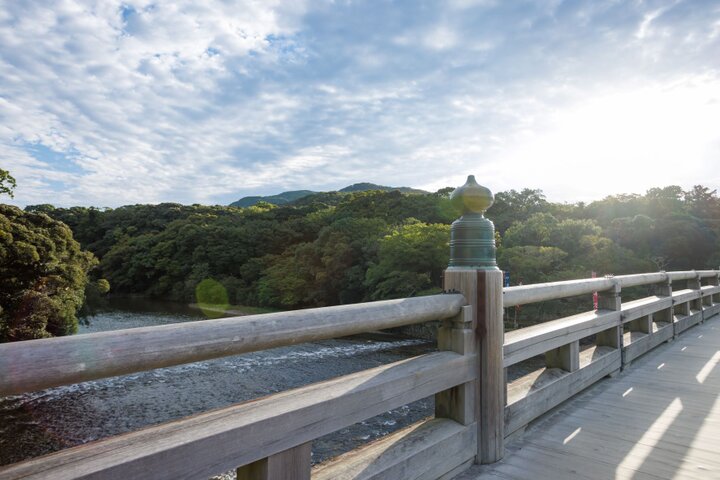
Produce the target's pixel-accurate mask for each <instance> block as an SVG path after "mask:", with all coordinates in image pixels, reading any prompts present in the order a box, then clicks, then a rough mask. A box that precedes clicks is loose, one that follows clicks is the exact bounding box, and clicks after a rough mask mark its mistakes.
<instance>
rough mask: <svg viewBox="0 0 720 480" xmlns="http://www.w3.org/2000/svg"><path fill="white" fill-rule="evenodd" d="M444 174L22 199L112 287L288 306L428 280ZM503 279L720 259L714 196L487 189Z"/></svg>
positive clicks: (439, 261) (443, 225)
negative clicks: (427, 185) (388, 183)
mask: <svg viewBox="0 0 720 480" xmlns="http://www.w3.org/2000/svg"><path fill="white" fill-rule="evenodd" d="M450 191H452V189H451V188H446V189H442V190H440V191H438V192H436V193H432V194H407V193H402V192H399V191H363V192H350V193H341V192H329V193H318V194H312V195H308V196H305V197H303V198H301V199H299V200H296V201H294V202H291V203H289V204H285V205H280V206H278V205H272V204H269V203H266V202H260V203H258V204H256V205H254V206H251V207H247V208H238V207H223V206H202V205H192V206H184V205H179V204H169V203H165V204H159V205H133V206H125V207H120V208H116V209H97V208H92V207H90V208H85V207H73V208H54V207H53V206H51V205H36V206H30V207H28V208H27V209H26V210H27V212H32V213H44V214H47V215H48V216H50V217H52V218H54V219H56V220H59V221H62V222H64V223H65V224H67V225H68V226H69V227H70V228H71V229H72V231H73V233H74V236H75V239H76V240H78V241H79V242H80V244H81V245H82V247H83V248H85V249H87V250H89V251H90V252H92V253H93V254H94V255H95V256H96V257H97V258H98V259H99V265H98V267H97V268H95V270H94V271H93V272H92V275H94V276H95V278H107V279H108V280H109V281H110V284H111V285H112V291H113V292H114V293H117V294H141V295H147V296H151V297H156V298H165V299H173V300H180V301H195V300H196V297H197V295H198V292H199V290H198V285H201V283H202V282H203V281H205V283H203V285H207V284H208V283H207V282H208V280H211V281H212V282H214V283H213V285H215V288H210V289H209V290H207V289H206V290H207V291H209V292H211V293H210V295H211V296H213V295H214V296H216V297H217V298H222V299H223V300H222V301H225V299H227V300H226V301H227V302H228V303H232V304H241V305H253V306H267V307H275V308H281V309H292V308H301V307H311V306H324V305H334V304H341V303H351V302H358V301H363V300H376V299H384V298H393V297H403V296H411V295H422V294H425V293H429V292H434V291H439V289H440V285H441V275H442V271H443V269H444V268H445V267H446V265H447V261H448V253H449V250H448V239H449V231H450V223H451V222H452V221H453V220H454V219H455V218H456V217H457V213H456V212H454V211H453V210H452V208H451V206H450V204H449V201H448V194H449V192H450ZM487 216H488V217H489V218H490V219H491V220H493V221H494V223H495V225H496V229H497V235H496V237H497V242H498V247H499V248H498V262H499V265H500V268H502V269H503V270H506V271H509V272H510V275H511V283H512V284H517V283H519V282H524V283H525V284H528V283H535V282H543V281H551V280H560V279H568V278H578V277H588V276H590V273H591V271H595V272H597V273H598V274H599V275H605V274H624V273H633V272H642V271H655V270H665V269H667V270H671V269H673V270H675V269H692V268H696V269H700V268H711V267H712V268H714V267H716V266H717V265H718V264H720V247H719V242H718V238H720V200H719V199H718V197H717V195H716V192H715V191H711V190H710V189H708V188H706V187H703V186H695V187H694V188H693V189H691V190H689V191H683V189H682V188H680V187H677V186H669V187H665V188H653V189H651V190H649V191H647V192H646V193H645V194H644V195H636V194H632V195H616V196H610V197H607V198H605V199H604V200H600V201H596V202H592V203H590V204H584V203H578V204H559V203H553V202H549V201H547V200H546V198H545V197H544V195H543V193H542V192H541V191H540V190H532V189H524V190H520V191H516V190H510V191H504V192H499V193H497V194H496V195H495V203H494V204H493V206H492V207H491V208H490V209H489V211H488V212H487Z"/></svg>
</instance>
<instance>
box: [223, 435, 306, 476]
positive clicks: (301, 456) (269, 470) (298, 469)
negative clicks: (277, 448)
mask: <svg viewBox="0 0 720 480" xmlns="http://www.w3.org/2000/svg"><path fill="white" fill-rule="evenodd" d="M311 451H312V442H307V443H303V444H302V445H298V446H297V447H294V448H291V449H289V450H285V451H283V452H280V453H276V454H275V455H271V456H269V457H265V458H263V459H261V460H257V461H255V462H253V463H250V464H248V465H245V466H244V467H240V468H238V469H237V477H236V478H237V480H310V468H311V466H312V465H311V458H310V453H311Z"/></svg>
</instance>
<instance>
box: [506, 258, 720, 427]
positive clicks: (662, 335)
mask: <svg viewBox="0 0 720 480" xmlns="http://www.w3.org/2000/svg"><path fill="white" fill-rule="evenodd" d="M703 279H708V280H707V283H708V285H704V284H703ZM674 281H675V282H680V287H679V289H677V290H673V288H672V286H673V282H674ZM640 285H656V288H655V289H654V290H653V292H652V294H650V295H648V296H646V297H644V298H640V299H637V300H632V301H629V302H623V301H622V298H621V293H622V289H623V287H634V286H640ZM591 292H598V306H597V309H596V310H591V311H587V312H583V313H579V314H576V315H571V316H567V317H563V318H559V319H557V320H551V321H549V322H544V323H540V324H537V325H533V326H529V327H525V328H520V329H517V330H512V331H510V332H507V333H506V334H505V340H504V352H503V364H504V366H505V367H509V366H512V365H514V364H516V363H518V362H521V361H523V360H527V359H529V358H531V357H534V356H537V355H543V354H544V355H545V367H544V368H540V369H537V370H536V371H535V372H533V373H530V374H527V375H525V376H523V377H521V378H519V379H517V380H514V381H512V382H509V383H508V384H507V386H506V387H507V399H508V402H507V405H506V407H505V420H506V426H505V428H506V432H507V433H508V434H511V433H512V432H514V431H517V430H518V429H520V428H522V427H523V426H524V425H526V424H528V423H529V422H530V421H532V420H534V419H535V418H537V417H539V416H540V415H542V414H544V413H546V412H547V411H548V410H550V409H551V408H553V407H554V406H556V405H558V404H559V403H560V402H562V401H564V400H566V399H568V398H570V397H571V396H573V395H575V394H576V393H578V392H580V391H581V390H583V389H584V388H587V387H588V386H590V385H591V384H593V383H595V382H597V381H598V380H600V379H601V378H603V377H605V376H606V375H612V374H614V373H615V372H617V371H619V370H620V369H621V368H624V367H626V366H627V365H629V364H630V362H631V361H632V360H634V359H635V358H637V357H639V356H641V355H643V354H644V353H646V352H648V351H650V350H651V349H653V348H655V347H657V346H658V345H660V344H661V343H663V342H665V341H668V340H670V339H672V338H673V337H676V336H677V335H679V334H680V333H682V332H683V331H685V330H687V329H688V328H690V327H692V326H693V325H696V324H698V323H700V322H703V321H704V320H705V319H706V318H709V317H710V316H713V315H716V314H718V313H720V271H718V270H702V271H695V270H692V271H682V272H657V273H643V274H634V275H621V276H617V277H604V278H602V279H582V280H571V281H564V282H551V283H544V284H537V285H526V286H522V287H508V288H505V290H504V294H505V297H504V299H505V302H504V306H505V307H507V306H512V305H521V304H527V303H533V302H540V301H545V300H551V299H559V298H565V297H570V296H575V295H581V294H584V293H585V294H586V293H591ZM592 335H594V336H595V337H594V339H593V338H592V337H591V336H592ZM583 339H585V340H584V347H582V348H581V344H580V341H581V340H583ZM591 344H594V345H591Z"/></svg>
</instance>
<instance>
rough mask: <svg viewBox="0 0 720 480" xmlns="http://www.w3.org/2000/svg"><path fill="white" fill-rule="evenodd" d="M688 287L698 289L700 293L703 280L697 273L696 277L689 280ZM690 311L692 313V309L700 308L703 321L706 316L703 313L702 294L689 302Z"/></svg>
mask: <svg viewBox="0 0 720 480" xmlns="http://www.w3.org/2000/svg"><path fill="white" fill-rule="evenodd" d="M687 285H688V288H691V289H693V290H697V291H698V293H700V292H701V289H702V281H701V280H700V276H699V275H698V274H697V273H696V274H695V278H691V279H689V280H688V282H687ZM688 306H689V310H690V313H692V310H699V311H700V322H701V323H702V322H703V320H704V318H703V315H702V311H703V299H702V296H701V297H700V298H698V299H697V300H691V301H690V302H688Z"/></svg>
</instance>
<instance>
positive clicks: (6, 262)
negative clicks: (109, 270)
mask: <svg viewBox="0 0 720 480" xmlns="http://www.w3.org/2000/svg"><path fill="white" fill-rule="evenodd" d="M96 263H97V261H96V260H95V258H94V257H93V256H92V254H90V253H89V252H84V251H82V250H81V249H80V245H79V244H78V243H77V242H76V241H75V240H74V239H73V236H72V232H71V231H70V229H69V228H68V227H67V226H66V225H64V224H63V223H61V222H58V221H56V220H53V219H51V218H50V217H48V216H47V215H45V214H36V213H25V212H23V211H22V210H20V209H18V208H15V207H12V206H9V205H2V204H0V341H15V340H29V339H33V338H44V337H50V336H61V335H69V334H72V333H75V332H76V331H77V327H78V320H77V317H76V312H77V310H78V308H80V306H81V305H82V304H83V300H84V290H85V285H86V283H87V273H88V271H89V270H90V269H91V268H92V267H93V266H94V265H95V264H96Z"/></svg>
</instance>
